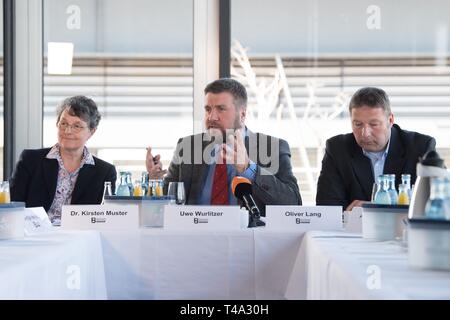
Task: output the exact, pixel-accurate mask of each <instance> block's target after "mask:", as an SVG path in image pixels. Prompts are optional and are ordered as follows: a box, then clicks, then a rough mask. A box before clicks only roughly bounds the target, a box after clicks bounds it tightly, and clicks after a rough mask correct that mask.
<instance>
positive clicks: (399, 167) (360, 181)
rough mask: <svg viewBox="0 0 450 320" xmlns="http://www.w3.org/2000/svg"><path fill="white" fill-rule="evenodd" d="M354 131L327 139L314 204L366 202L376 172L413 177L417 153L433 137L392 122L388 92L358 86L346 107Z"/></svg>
mask: <svg viewBox="0 0 450 320" xmlns="http://www.w3.org/2000/svg"><path fill="white" fill-rule="evenodd" d="M349 111H350V116H351V121H352V131H353V133H349V134H345V135H338V136H335V137H332V138H330V139H328V140H327V143H326V149H325V155H324V157H323V160H322V170H321V172H320V176H319V181H318V184H317V195H316V203H317V205H341V206H343V209H345V210H347V211H350V210H352V209H353V207H359V206H361V205H362V203H363V202H366V201H370V198H371V193H372V185H373V183H374V181H375V178H376V177H378V175H380V174H395V175H396V185H398V184H399V183H400V179H401V174H410V175H411V183H412V184H413V183H414V182H415V180H416V165H417V162H418V160H419V157H421V156H423V155H424V154H425V153H426V152H428V151H430V150H434V149H435V146H436V141H435V140H434V138H432V137H430V136H427V135H423V134H420V133H417V132H412V131H406V130H403V129H401V128H400V127H399V126H398V125H396V124H394V115H393V114H392V112H391V108H390V103H389V98H388V96H387V94H386V93H385V92H384V91H383V90H381V89H378V88H371V87H367V88H362V89H360V90H358V91H357V92H356V93H355V94H354V95H353V97H352V99H351V101H350V105H349Z"/></svg>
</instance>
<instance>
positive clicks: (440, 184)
mask: <svg viewBox="0 0 450 320" xmlns="http://www.w3.org/2000/svg"><path fill="white" fill-rule="evenodd" d="M425 216H426V217H427V218H429V219H444V181H443V180H442V179H441V178H432V179H431V185H430V199H428V201H427V204H426V206H425Z"/></svg>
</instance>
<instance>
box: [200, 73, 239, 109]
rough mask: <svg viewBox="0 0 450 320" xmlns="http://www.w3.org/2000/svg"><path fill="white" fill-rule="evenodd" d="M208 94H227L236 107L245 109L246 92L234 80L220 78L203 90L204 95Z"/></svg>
mask: <svg viewBox="0 0 450 320" xmlns="http://www.w3.org/2000/svg"><path fill="white" fill-rule="evenodd" d="M209 92H211V93H214V94H218V93H222V92H229V93H231V95H232V96H233V99H234V104H235V105H236V107H244V108H245V107H247V90H246V89H245V87H244V86H243V85H242V84H241V83H240V82H238V81H236V80H234V79H230V78H221V79H218V80H215V81H213V82H211V83H210V84H208V85H207V86H206V88H205V95H206V94H207V93H209Z"/></svg>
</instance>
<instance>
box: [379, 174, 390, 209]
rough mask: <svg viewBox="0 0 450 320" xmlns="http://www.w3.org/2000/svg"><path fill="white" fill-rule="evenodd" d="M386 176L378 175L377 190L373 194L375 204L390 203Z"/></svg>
mask: <svg viewBox="0 0 450 320" xmlns="http://www.w3.org/2000/svg"><path fill="white" fill-rule="evenodd" d="M388 182H389V181H388V178H387V177H386V175H380V176H379V177H378V190H377V193H376V194H375V203H376V204H391V197H390V195H389V191H388Z"/></svg>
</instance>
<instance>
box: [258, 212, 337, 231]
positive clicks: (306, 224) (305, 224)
mask: <svg viewBox="0 0 450 320" xmlns="http://www.w3.org/2000/svg"><path fill="white" fill-rule="evenodd" d="M266 221H267V223H266V228H267V229H270V230H272V229H274V230H280V229H291V230H300V231H309V230H342V207H340V206H313V207H306V206H266Z"/></svg>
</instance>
